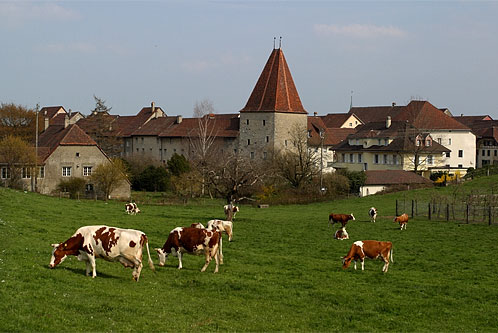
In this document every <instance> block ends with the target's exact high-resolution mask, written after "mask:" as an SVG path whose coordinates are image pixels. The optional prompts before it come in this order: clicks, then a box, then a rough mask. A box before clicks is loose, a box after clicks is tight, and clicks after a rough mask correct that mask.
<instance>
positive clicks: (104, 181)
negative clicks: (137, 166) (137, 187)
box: [91, 158, 128, 200]
mask: <svg viewBox="0 0 498 333" xmlns="http://www.w3.org/2000/svg"><path fill="white" fill-rule="evenodd" d="M91 180H92V181H93V182H94V184H95V187H96V189H97V190H98V191H100V192H102V194H103V195H104V196H105V200H107V199H108V198H109V196H110V195H111V193H112V191H114V190H115V189H116V188H117V187H118V186H119V185H120V184H121V183H122V182H124V181H128V176H127V174H126V167H125V164H124V162H123V161H122V160H121V159H118V158H113V159H111V161H110V162H106V163H102V164H99V165H98V166H97V167H96V168H95V171H94V172H92V175H91Z"/></svg>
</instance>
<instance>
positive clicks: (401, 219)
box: [394, 213, 408, 230]
mask: <svg viewBox="0 0 498 333" xmlns="http://www.w3.org/2000/svg"><path fill="white" fill-rule="evenodd" d="M396 222H398V223H399V230H403V228H404V229H405V230H406V224H407V223H408V215H407V214H406V213H403V214H402V215H400V216H397V217H395V218H394V223H396Z"/></svg>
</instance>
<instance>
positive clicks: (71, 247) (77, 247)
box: [49, 225, 154, 282]
mask: <svg viewBox="0 0 498 333" xmlns="http://www.w3.org/2000/svg"><path fill="white" fill-rule="evenodd" d="M144 244H145V246H146V248H147V255H148V257H149V258H148V259H149V267H150V268H151V269H152V270H154V263H153V262H152V259H151V258H150V252H149V243H148V240H147V236H146V235H145V234H144V233H143V232H141V231H138V230H133V229H121V228H113V227H107V226H103V225H102V226H86V227H81V228H79V229H78V230H76V232H75V233H74V234H73V235H72V236H71V237H70V238H69V239H68V240H66V241H65V242H63V243H59V244H52V247H53V250H52V258H51V259H50V265H49V267H50V268H54V267H55V266H57V265H58V264H60V263H62V262H63V261H64V260H65V259H66V258H67V256H68V255H73V256H77V257H78V260H80V261H85V262H86V275H90V272H92V277H96V276H97V272H96V266H95V258H102V259H105V260H107V261H119V262H120V263H121V264H122V265H123V266H124V267H131V268H133V279H134V280H135V281H137V282H138V279H139V278H140V272H141V271H142V249H143V246H144Z"/></svg>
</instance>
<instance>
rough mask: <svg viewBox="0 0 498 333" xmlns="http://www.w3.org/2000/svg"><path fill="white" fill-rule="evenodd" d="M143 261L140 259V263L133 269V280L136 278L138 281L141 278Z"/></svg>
mask: <svg viewBox="0 0 498 333" xmlns="http://www.w3.org/2000/svg"><path fill="white" fill-rule="evenodd" d="M142 267H143V265H142V262H141V261H139V264H138V266H135V268H134V269H133V280H135V281H136V282H138V279H139V278H140V272H142Z"/></svg>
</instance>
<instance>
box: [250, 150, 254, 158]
mask: <svg viewBox="0 0 498 333" xmlns="http://www.w3.org/2000/svg"><path fill="white" fill-rule="evenodd" d="M251 159H254V152H253V151H252V152H251Z"/></svg>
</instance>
